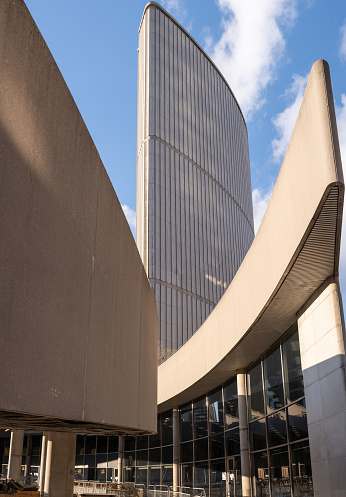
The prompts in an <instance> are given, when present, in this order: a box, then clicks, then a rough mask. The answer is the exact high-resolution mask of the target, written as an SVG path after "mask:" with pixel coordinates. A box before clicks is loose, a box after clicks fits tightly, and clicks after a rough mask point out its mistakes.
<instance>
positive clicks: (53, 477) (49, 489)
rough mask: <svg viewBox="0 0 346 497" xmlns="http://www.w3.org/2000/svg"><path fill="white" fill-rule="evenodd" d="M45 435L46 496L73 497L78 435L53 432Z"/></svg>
mask: <svg viewBox="0 0 346 497" xmlns="http://www.w3.org/2000/svg"><path fill="white" fill-rule="evenodd" d="M45 435H46V437H47V456H46V474H45V482H44V494H45V495H47V496H48V497H72V495H73V484H74V468H75V459H76V438H77V435H75V434H74V433H66V432H64V433H62V432H51V431H49V432H46V433H45Z"/></svg>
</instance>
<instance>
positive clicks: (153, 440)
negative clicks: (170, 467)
mask: <svg viewBox="0 0 346 497" xmlns="http://www.w3.org/2000/svg"><path fill="white" fill-rule="evenodd" d="M160 445H161V420H160V416H158V417H157V433H156V434H155V435H149V447H160Z"/></svg>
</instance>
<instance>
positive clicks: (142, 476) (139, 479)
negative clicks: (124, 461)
mask: <svg viewBox="0 0 346 497" xmlns="http://www.w3.org/2000/svg"><path fill="white" fill-rule="evenodd" d="M147 479H148V468H147V467H146V466H145V467H138V468H136V485H147Z"/></svg>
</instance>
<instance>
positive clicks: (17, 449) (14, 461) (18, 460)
mask: <svg viewBox="0 0 346 497" xmlns="http://www.w3.org/2000/svg"><path fill="white" fill-rule="evenodd" d="M23 441H24V430H12V432H11V442H10V452H9V458H8V470H7V478H12V479H13V480H16V481H18V482H19V480H20V470H21V465H22V456H23Z"/></svg>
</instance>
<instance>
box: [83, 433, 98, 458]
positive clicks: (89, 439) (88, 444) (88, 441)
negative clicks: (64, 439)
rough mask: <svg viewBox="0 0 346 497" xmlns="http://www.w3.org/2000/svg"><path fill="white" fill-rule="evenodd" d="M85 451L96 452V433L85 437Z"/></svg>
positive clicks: (88, 452)
mask: <svg viewBox="0 0 346 497" xmlns="http://www.w3.org/2000/svg"><path fill="white" fill-rule="evenodd" d="M85 453H86V454H96V437H95V436H94V435H87V436H86V437H85Z"/></svg>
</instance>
